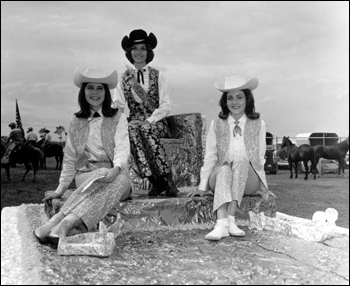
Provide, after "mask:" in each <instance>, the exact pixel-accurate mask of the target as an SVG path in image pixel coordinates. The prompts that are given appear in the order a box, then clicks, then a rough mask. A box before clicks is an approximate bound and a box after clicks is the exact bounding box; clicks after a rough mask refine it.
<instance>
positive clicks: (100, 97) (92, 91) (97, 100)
mask: <svg viewBox="0 0 350 286" xmlns="http://www.w3.org/2000/svg"><path fill="white" fill-rule="evenodd" d="M105 94H106V91H105V88H104V87H103V84H102V83H88V84H87V85H86V87H85V98H86V101H87V102H88V103H89V104H90V106H91V109H93V110H98V109H100V108H101V107H102V104H103V101H104V100H105Z"/></svg>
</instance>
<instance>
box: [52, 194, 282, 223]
mask: <svg viewBox="0 0 350 286" xmlns="http://www.w3.org/2000/svg"><path fill="white" fill-rule="evenodd" d="M189 189H190V188H180V190H181V192H182V194H181V195H179V196H178V197H175V198H167V197H160V196H158V197H148V196H144V195H136V196H133V197H132V200H127V201H123V202H120V203H119V204H118V205H117V206H115V207H114V208H113V209H112V210H111V211H110V212H109V214H108V215H107V216H106V218H105V220H104V222H105V224H106V225H110V224H113V223H114V222H115V221H116V217H117V215H118V214H120V215H121V219H123V220H124V221H125V222H126V223H127V224H128V225H130V227H134V228H139V227H142V226H144V227H149V226H152V225H153V226H158V225H168V226H175V225H181V224H197V223H213V215H212V209H213V196H204V197H193V198H189V197H187V196H186V193H187V192H188V191H189ZM51 192H54V191H47V192H46V193H51ZM73 192H74V189H71V190H67V191H66V192H65V194H64V196H63V197H62V198H59V199H54V200H52V203H48V202H46V203H45V212H46V214H47V215H48V217H50V218H51V217H52V216H53V215H54V214H56V213H58V212H59V210H60V209H61V207H62V206H63V204H64V203H65V202H66V200H67V199H68V197H69V196H70V195H71V194H72V193H73ZM260 199H261V196H260V195H255V196H244V197H243V200H242V203H241V206H240V208H239V209H238V210H237V213H236V223H237V224H238V225H241V226H247V225H249V224H250V218H249V212H250V211H256V212H264V214H265V215H266V216H268V217H274V216H275V214H276V204H275V198H274V197H273V196H270V198H269V201H267V202H263V203H261V204H260V203H259V202H260ZM257 206H258V207H257Z"/></svg>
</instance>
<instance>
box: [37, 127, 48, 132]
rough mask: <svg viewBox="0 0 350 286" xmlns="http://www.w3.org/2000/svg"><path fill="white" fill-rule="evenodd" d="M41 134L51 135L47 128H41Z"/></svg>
mask: <svg viewBox="0 0 350 286" xmlns="http://www.w3.org/2000/svg"><path fill="white" fill-rule="evenodd" d="M39 133H50V130H48V129H46V127H44V128H41V129H40V130H39Z"/></svg>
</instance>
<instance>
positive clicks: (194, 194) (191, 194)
mask: <svg viewBox="0 0 350 286" xmlns="http://www.w3.org/2000/svg"><path fill="white" fill-rule="evenodd" d="M212 194H213V193H212V192H211V191H209V190H208V191H203V190H200V189H196V190H194V191H190V192H189V193H188V194H187V195H186V196H187V197H191V198H192V197H198V196H199V197H203V196H208V195H212Z"/></svg>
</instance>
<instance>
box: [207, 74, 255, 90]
mask: <svg viewBox="0 0 350 286" xmlns="http://www.w3.org/2000/svg"><path fill="white" fill-rule="evenodd" d="M258 85H259V82H258V79H257V78H255V77H253V78H252V79H250V80H248V81H247V80H246V79H245V78H244V77H243V76H241V75H234V76H228V77H225V78H224V80H218V81H217V82H215V83H214V86H215V88H217V89H218V90H220V91H222V92H228V91H232V90H242V89H250V90H253V89H255V88H257V86H258Z"/></svg>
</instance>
